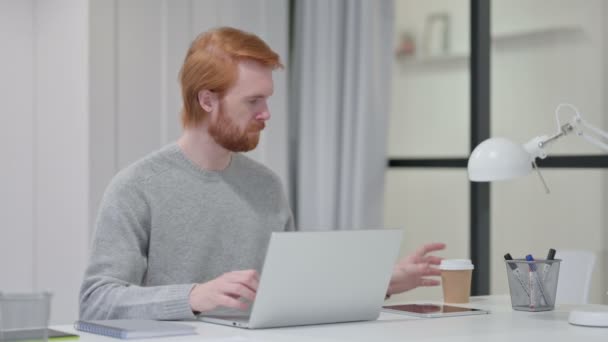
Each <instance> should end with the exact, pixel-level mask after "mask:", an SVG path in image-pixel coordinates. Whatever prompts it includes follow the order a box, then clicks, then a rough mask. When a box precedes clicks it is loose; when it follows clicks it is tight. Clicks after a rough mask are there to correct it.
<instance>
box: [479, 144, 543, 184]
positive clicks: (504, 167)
mask: <svg viewBox="0 0 608 342" xmlns="http://www.w3.org/2000/svg"><path fill="white" fill-rule="evenodd" d="M532 159H533V158H532V155H531V154H530V153H528V152H527V151H526V150H525V149H524V147H523V146H522V145H519V144H516V143H514V142H512V141H511V140H508V139H505V138H491V139H488V140H485V141H483V142H482V143H481V144H479V145H477V147H475V149H474V150H473V152H472V153H471V156H470V157H469V163H468V166H467V169H468V171H469V179H470V180H471V181H474V182H490V181H497V180H505V179H511V178H516V177H521V176H525V175H527V174H528V173H530V172H531V171H532Z"/></svg>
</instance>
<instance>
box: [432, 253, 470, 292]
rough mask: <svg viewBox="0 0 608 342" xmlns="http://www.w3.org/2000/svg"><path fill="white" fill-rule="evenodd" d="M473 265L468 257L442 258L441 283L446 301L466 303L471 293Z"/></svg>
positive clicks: (440, 267)
mask: <svg viewBox="0 0 608 342" xmlns="http://www.w3.org/2000/svg"><path fill="white" fill-rule="evenodd" d="M474 268H475V266H473V264H472V263H471V260H469V259H447V260H442V261H441V264H440V265H439V269H440V270H441V285H442V288H443V301H444V302H446V303H468V302H469V296H470V294H471V276H472V274H473V269H474Z"/></svg>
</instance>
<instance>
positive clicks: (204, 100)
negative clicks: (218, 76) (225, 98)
mask: <svg viewBox="0 0 608 342" xmlns="http://www.w3.org/2000/svg"><path fill="white" fill-rule="evenodd" d="M218 103H219V98H218V96H217V93H214V92H212V91H210V90H207V89H203V90H201V91H199V92H198V104H199V105H200V106H201V108H203V110H204V111H205V112H207V113H211V112H213V110H214V109H215V108H217V106H218Z"/></svg>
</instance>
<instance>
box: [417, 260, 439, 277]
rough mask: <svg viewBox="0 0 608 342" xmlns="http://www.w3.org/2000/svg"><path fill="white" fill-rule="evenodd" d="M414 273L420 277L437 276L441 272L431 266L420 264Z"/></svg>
mask: <svg viewBox="0 0 608 342" xmlns="http://www.w3.org/2000/svg"><path fill="white" fill-rule="evenodd" d="M416 271H417V273H418V274H419V275H420V276H423V277H424V276H439V275H441V270H440V269H438V268H437V267H433V266H431V264H427V263H420V264H417V265H416Z"/></svg>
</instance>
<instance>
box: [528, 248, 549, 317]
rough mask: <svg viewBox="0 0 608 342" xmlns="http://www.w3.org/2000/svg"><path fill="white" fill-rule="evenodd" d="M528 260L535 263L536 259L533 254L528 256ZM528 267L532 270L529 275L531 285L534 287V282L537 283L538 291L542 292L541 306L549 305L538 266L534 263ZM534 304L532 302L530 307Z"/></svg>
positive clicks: (532, 291)
mask: <svg viewBox="0 0 608 342" xmlns="http://www.w3.org/2000/svg"><path fill="white" fill-rule="evenodd" d="M526 260H527V261H534V258H533V257H532V255H531V254H528V255H526ZM528 267H529V268H530V272H529V273H528V275H529V276H530V285H531V286H532V283H533V282H536V285H537V286H536V287H538V290H539V291H540V295H541V298H540V299H541V305H543V302H544V305H549V301H548V300H547V296H546V295H545V290H544V288H543V283H542V281H541V280H540V278H539V276H538V273H537V272H536V264H534V263H533V262H532V263H528ZM530 292H531V293H532V294H534V286H532V290H531V291H530ZM531 299H532V298H531ZM532 303H533V302H532V301H531V302H530V305H531V306H532V305H533V304H532Z"/></svg>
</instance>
